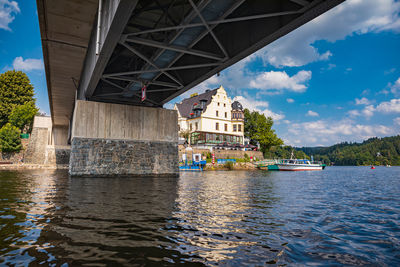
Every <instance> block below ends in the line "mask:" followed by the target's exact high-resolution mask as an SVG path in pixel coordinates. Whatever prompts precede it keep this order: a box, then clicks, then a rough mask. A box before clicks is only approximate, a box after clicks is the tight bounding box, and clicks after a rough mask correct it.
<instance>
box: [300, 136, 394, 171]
mask: <svg viewBox="0 0 400 267" xmlns="http://www.w3.org/2000/svg"><path fill="white" fill-rule="evenodd" d="M296 149H297V150H299V151H303V152H305V153H306V154H307V155H309V156H311V155H313V156H314V160H320V161H323V162H324V163H326V164H331V163H332V164H334V165H387V164H390V165H400V135H397V136H392V137H385V138H376V137H375V138H370V139H368V140H366V141H364V142H362V143H347V142H345V143H340V144H336V145H333V146H330V147H302V148H296Z"/></svg>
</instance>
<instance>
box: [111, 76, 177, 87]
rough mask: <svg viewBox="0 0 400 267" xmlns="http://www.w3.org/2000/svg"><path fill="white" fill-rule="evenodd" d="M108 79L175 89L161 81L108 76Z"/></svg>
mask: <svg viewBox="0 0 400 267" xmlns="http://www.w3.org/2000/svg"><path fill="white" fill-rule="evenodd" d="M107 78H108V79H114V80H120V81H128V82H135V83H141V84H144V83H146V84H155V85H161V86H165V87H173V88H176V87H177V86H176V84H174V83H167V82H161V81H151V82H149V81H146V80H140V79H135V78H133V77H125V76H109V77H107Z"/></svg>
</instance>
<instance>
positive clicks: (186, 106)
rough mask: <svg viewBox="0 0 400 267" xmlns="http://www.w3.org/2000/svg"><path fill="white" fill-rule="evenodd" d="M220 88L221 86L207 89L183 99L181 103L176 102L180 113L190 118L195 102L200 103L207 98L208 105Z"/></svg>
mask: <svg viewBox="0 0 400 267" xmlns="http://www.w3.org/2000/svg"><path fill="white" fill-rule="evenodd" d="M218 89H219V88H216V89H214V90H210V91H206V92H204V93H202V94H200V95H197V96H193V97H190V98H186V99H183V100H182V102H181V103H177V104H176V107H177V108H178V111H179V114H181V116H182V117H185V118H189V117H190V113H191V112H192V108H193V104H194V103H200V100H202V99H204V100H207V103H206V107H207V106H208V105H209V104H210V103H211V99H212V96H213V95H215V94H216V93H217V90H218Z"/></svg>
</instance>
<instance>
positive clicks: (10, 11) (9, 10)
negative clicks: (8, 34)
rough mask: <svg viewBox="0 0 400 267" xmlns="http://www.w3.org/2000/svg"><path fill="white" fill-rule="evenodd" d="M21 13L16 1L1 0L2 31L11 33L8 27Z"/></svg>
mask: <svg viewBox="0 0 400 267" xmlns="http://www.w3.org/2000/svg"><path fill="white" fill-rule="evenodd" d="M19 12H21V10H20V9H19V6H18V3H17V2H16V1H9V0H0V29H4V30H7V31H10V30H11V29H10V27H9V26H8V25H9V24H10V23H11V22H12V21H13V20H14V18H15V17H14V15H15V14H17V13H19Z"/></svg>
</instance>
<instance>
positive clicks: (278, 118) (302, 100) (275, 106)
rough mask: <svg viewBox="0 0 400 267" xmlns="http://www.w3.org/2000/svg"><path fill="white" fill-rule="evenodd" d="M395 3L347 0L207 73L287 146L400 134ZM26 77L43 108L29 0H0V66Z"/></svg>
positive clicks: (208, 84) (399, 30)
mask: <svg viewBox="0 0 400 267" xmlns="http://www.w3.org/2000/svg"><path fill="white" fill-rule="evenodd" d="M399 13H400V3H399V2H398V1H394V0H362V1H361V0H347V1H346V2H344V3H343V4H341V5H339V6H338V7H336V8H334V9H332V10H331V11H329V12H327V13H325V14H324V15H322V16H320V17H318V18H316V19H314V20H313V21H311V22H309V23H308V24H306V25H304V26H302V27H300V28H299V29H297V30H296V31H294V32H292V33H290V34H288V35H286V36H285V37H283V38H281V39H279V40H278V41H276V42H274V43H272V44H270V45H268V46H267V47H265V48H263V49H261V50H260V51H258V52H256V53H255V54H253V55H251V56H249V57H247V58H246V59H244V60H242V61H240V62H238V63H237V64H235V65H234V66H232V67H230V68H228V69H226V70H225V71H223V72H221V75H220V76H219V77H216V76H215V77H212V78H210V79H208V80H207V81H205V82H203V83H202V84H200V85H199V86H196V87H195V88H193V89H191V90H189V91H188V92H186V93H185V94H183V95H182V96H180V97H178V98H176V99H174V100H172V101H171V102H170V103H168V104H167V105H166V107H169V108H171V107H172V106H173V103H175V102H179V101H180V100H181V99H182V98H184V97H188V96H189V95H190V94H191V93H193V92H199V93H201V92H203V91H204V90H206V89H208V88H215V87H217V86H219V85H223V86H224V88H225V89H226V90H227V92H228V94H229V95H230V96H231V97H232V98H236V99H237V100H239V101H240V102H242V104H243V105H244V106H245V107H247V108H249V109H255V110H258V111H260V112H263V113H264V114H266V115H268V116H272V117H273V118H274V121H275V125H274V128H275V129H276V131H277V133H278V135H279V136H280V137H282V138H283V139H284V141H285V143H287V144H291V145H295V146H303V145H304V146H316V145H332V144H334V143H337V142H342V141H362V140H364V139H366V138H369V137H373V136H379V137H383V136H391V135H397V134H399V133H400V18H399ZM13 68H15V69H20V70H23V71H25V72H26V73H27V74H28V76H29V78H30V79H31V81H32V83H33V85H34V87H35V92H36V98H37V104H38V106H39V107H40V109H41V110H42V111H44V112H46V113H48V114H49V113H50V112H49V104H48V96H47V87H46V81H45V74H44V69H43V60H42V48H41V41H40V32H39V26H38V18H37V12H36V3H35V1H10V0H0V69H1V71H2V72H3V71H6V70H9V69H13Z"/></svg>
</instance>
